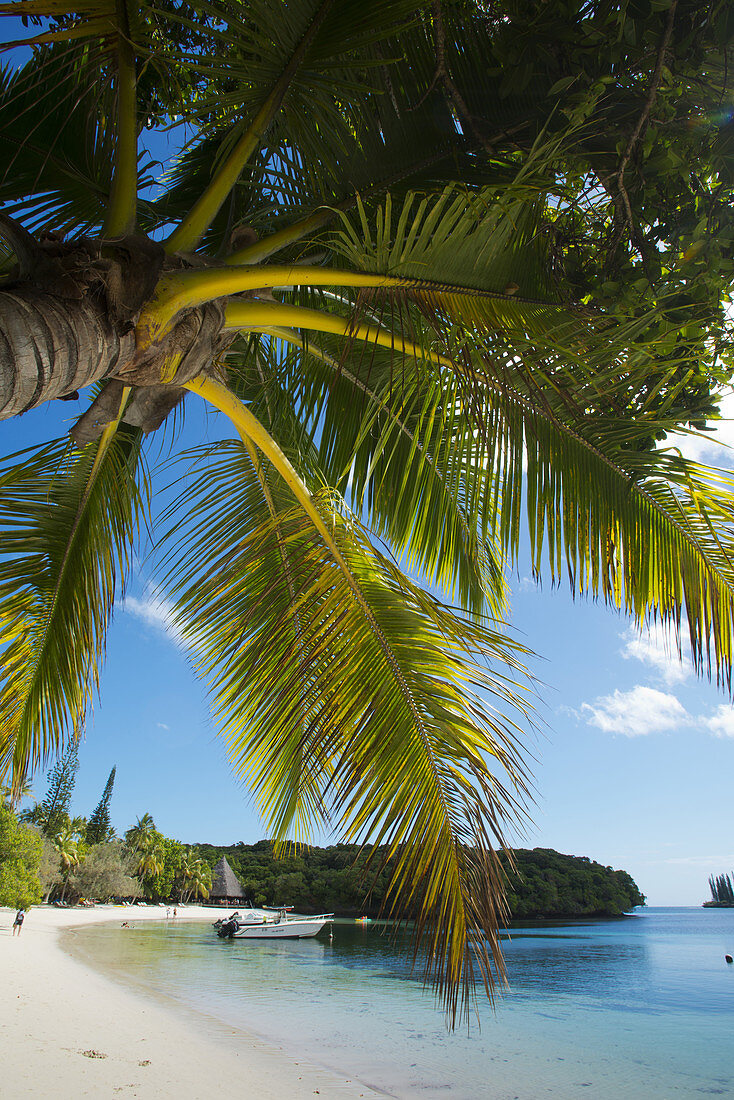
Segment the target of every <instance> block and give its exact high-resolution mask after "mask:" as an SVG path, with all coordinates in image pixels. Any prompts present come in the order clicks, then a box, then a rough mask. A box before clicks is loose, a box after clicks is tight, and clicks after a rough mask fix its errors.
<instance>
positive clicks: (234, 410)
mask: <svg viewBox="0 0 734 1100" xmlns="http://www.w3.org/2000/svg"><path fill="white" fill-rule="evenodd" d="M184 385H185V388H186V389H187V390H191V392H192V393H198V394H199V396H200V397H203V398H204V400H205V401H208V402H209V403H210V404H211V405H214V407H215V408H217V409H219V410H220V412H223V413H224V415H225V416H226V417H228V418H229V419H230V420H231V421H232V423H233V424H234V426H235V427H236V429H237V431H238V432H239V433H240V437H242V436H243V435H244V436H247V438H248V439H249V440H250V441H251V442H252V443H254V444H255V446H256V447H258V448H259V449H260V450H261V451H262V453H263V454H264V455H265V457H266V458H267V459H268V460H269V461H270V463H271V464H272V466H273V467H274V469H275V470H277V472H278V473H279V474H280V476H281V477H282V478H283V480H284V481H285V483H286V485H287V486H288V488H289V489H290V491H291V492H292V493H293V496H294V497H295V499H296V501H297V502H298V504H300V506H301V508H302V509H303V511H304V512H305V513H306V515H307V516H308V517H309V519H310V520H311V522H312V523H313V525H314V527H315V528H316V530H317V531H318V533H319V534H320V535H321V538H322V539H323V540H324V543H325V545H326V546H327V547H328V548H329V550H330V551H331V554H332V555H333V558H334V561H335V562H336V564H337V565H338V566H339V569H340V570H341V571H342V573H343V575H344V577H345V579H346V581H347V584H348V585H349V587H350V589H351V590H352V592H353V593H354V597H355V599H356V600H357V603H358V604H359V606H360V607H361V608H362V611H363V613H364V615H365V617H366V618H367V621H368V622H369V624H370V626H371V627H372V629H373V630H374V632H375V635H376V636H377V638H378V639H379V642H380V646H381V648H382V651H383V653H384V654H385V657H386V659H387V661H388V663H389V664H390V666H391V668H392V670H393V672H394V673H395V676H396V678H397V681H398V683H399V684H400V687H401V690H402V691H403V693H404V696H405V698H406V700H407V702H408V705H409V707H410V709H411V712H412V714H413V718H414V720H415V723H416V728H417V729H418V730H419V731H420V734H421V737H422V738H423V739H424V740H425V742H426V744H429V740H428V736H427V733H426V728H425V724H424V722H423V718H422V716H421V714H420V712H419V710H418V708H417V706H416V702H415V699H414V698H413V694H412V692H411V690H410V688H409V687H408V684H407V683H406V682H405V678H404V677H403V674H402V671H401V669H400V665H399V664H398V661H397V659H396V657H395V654H394V653H393V651H392V649H391V648H390V646H389V644H388V642H387V640H386V638H385V636H384V634H383V633H382V631H381V630H380V627H379V625H378V623H377V620H376V619H375V616H374V615H373V613H372V608H371V607H370V605H369V604H368V603H367V600H366V599H365V598H364V595H363V594H362V590H361V588H360V587H359V584H358V583H357V581H356V578H355V577H354V575H353V573H352V571H351V569H350V568H349V565H348V564H347V562H346V560H345V558H344V556H343V555H342V552H341V550H340V549H339V547H338V546H337V543H336V540H335V539H334V536H333V535H332V533H331V532H330V531H329V528H328V527H327V526H326V524H325V523H324V521H323V519H322V517H321V515H320V513H319V511H318V510H317V508H316V506H315V504H314V502H313V497H312V496H311V494H310V493H309V491H308V486H306V485H305V484H304V483H303V481H302V480H301V478H300V477H299V476H298V474H297V472H296V470H294V468H293V466H292V465H291V463H290V462H289V461H288V459H287V458H286V456H285V455H284V454H283V452H282V451H281V449H280V447H279V446H278V444H277V443H276V442H275V440H274V439H273V437H272V436H271V435H270V433H269V432H267V431H266V430H265V428H264V427H263V426H262V424H261V423H260V421H259V420H258V419H257V417H255V416H253V414H252V413H251V412H250V410H249V409H248V408H247V407H246V406H245V405H243V404H242V402H241V401H240V400H239V398H238V397H236V396H235V394H233V393H232V391H231V390H229V389H227V387H226V386H223V385H222V384H221V382H216V381H215V380H214V379H213V378H209V377H207V376H206V375H204V374H200V375H199V376H198V377H197V378H193V379H192V380H191V381H190V382H186V383H184ZM429 751H430V748H429Z"/></svg>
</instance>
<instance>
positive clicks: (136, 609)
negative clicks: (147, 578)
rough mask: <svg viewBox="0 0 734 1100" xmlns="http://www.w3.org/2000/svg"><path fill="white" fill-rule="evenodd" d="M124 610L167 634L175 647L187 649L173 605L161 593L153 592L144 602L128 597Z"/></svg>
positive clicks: (134, 597) (123, 606)
mask: <svg viewBox="0 0 734 1100" xmlns="http://www.w3.org/2000/svg"><path fill="white" fill-rule="evenodd" d="M122 610H123V611H125V612H127V613H128V614H130V615H134V616H135V618H136V619H140V621H141V622H143V623H145V624H146V626H150V627H152V628H153V629H154V630H156V631H159V632H160V633H162V634H165V635H166V637H167V638H168V639H169V640H170V641H172V642H173V643H174V645H177V646H181V647H183V648H186V647H187V643H186V641H185V640H184V637H183V634H182V633H181V631H180V630H179V628H178V627H177V625H176V622H175V619H174V614H173V607H172V605H171V604H170V603H169V601H168V600H166V599H165V598H164V597H163V596H161V595H160V594H159V593H157V592H152V593H151V594H150V595H148V596H145V597H144V598H143V599H142V600H139V599H138V598H137V597H136V596H126V597H125V602H124V604H123V605H122Z"/></svg>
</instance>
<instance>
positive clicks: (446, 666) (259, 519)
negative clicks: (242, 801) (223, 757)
mask: <svg viewBox="0 0 734 1100" xmlns="http://www.w3.org/2000/svg"><path fill="white" fill-rule="evenodd" d="M269 485H270V493H271V499H272V501H274V502H275V506H276V510H277V520H276V521H274V520H273V517H272V510H271V504H269V503H268V502H267V500H266V498H265V496H264V494H263V492H262V483H261V481H260V479H259V478H258V477H257V475H256V471H255V469H254V468H253V466H252V463H251V461H250V459H249V458H248V456H247V454H246V453H245V452H244V451H243V449H242V448H241V447H240V446H239V445H231V446H228V447H222V446H220V447H219V448H218V449H217V452H216V458H214V457H210V458H209V460H208V462H207V463H206V465H205V464H204V454H203V452H202V453H200V454H199V457H198V460H197V483H196V485H195V486H194V487H193V488H190V489H188V490H187V491H186V492H185V494H184V495H183V497H182V499H181V500H180V501H179V502H178V504H177V507H176V509H175V511H172V513H171V522H175V519H174V517H175V516H177V515H179V514H180V513H181V512H182V511H183V513H184V514H185V515H186V516H187V523H188V524H190V526H189V528H188V531H189V537H188V538H187V540H186V546H185V547H184V546H182V545H181V544H180V543H179V544H178V545H177V546H175V547H173V548H172V549H171V556H170V558H169V559H168V567H169V568H168V580H167V588H168V591H169V592H170V593H171V594H172V595H173V596H174V597H175V599H176V606H177V617H178V623H179V626H181V627H182V628H183V630H184V633H185V634H187V635H188V638H189V640H190V643H191V645H192V648H193V649H194V651H195V654H196V656H195V662H196V667H197V669H198V671H199V673H200V675H202V676H204V677H205V679H206V680H207V682H208V683H209V688H210V692H211V699H212V708H213V710H214V714H215V716H216V718H217V720H218V723H219V725H220V729H221V731H222V735H223V737H224V739H225V742H226V744H227V746H228V750H229V753H230V756H231V758H232V761H233V763H234V765H235V768H236V770H237V772H238V774H240V775H241V776H242V777H243V778H245V779H246V780H247V782H248V785H249V786H250V787H251V789H253V790H254V792H255V797H256V800H257V804H258V807H259V809H260V811H261V813H262V814H263V815H264V817H265V820H266V821H267V822H268V824H269V826H270V828H271V829H272V830H273V832H274V833H275V834H276V836H278V837H279V838H281V839H284V838H285V837H286V836H287V835H289V833H290V831H291V830H294V832H295V835H296V837H297V838H299V839H307V837H308V835H309V829H310V827H311V826H312V825H313V824H318V823H319V822H324V821H331V820H332V819H333V820H334V822H335V824H337V826H338V827H339V829H340V831H341V832H342V835H343V836H344V838H345V839H352V840H354V839H357V840H360V841H364V842H368V843H369V844H371V845H375V846H376V845H380V844H384V845H387V846H388V849H389V851H390V852H391V854H392V855H394V857H395V873H394V878H393V883H392V888H391V894H390V900H389V904H390V911H391V912H392V913H398V912H401V911H402V912H403V913H404V912H405V910H406V907H407V908H408V911H409V912H411V913H412V914H413V915H415V917H416V937H417V941H418V942H419V943H420V944H422V945H423V946H424V947H425V948H426V950H427V953H428V954H427V961H426V977H427V978H428V979H429V980H430V981H432V982H433V983H434V985H435V987H436V988H437V990H438V991H439V992H440V993H441V994H442V996H443V999H444V1003H445V1005H446V1008H447V1010H448V1011H449V1013H450V1014H451V1015H452V1016H453V1015H455V1013H456V1011H457V1009H458V1007H459V1003H460V998H463V1002H462V1003H464V1006H466V1004H467V1003H468V998H469V997H470V995H471V992H472V990H473V988H474V983H475V980H476V979H477V978H479V979H480V980H482V981H484V983H485V984H486V985H487V986H488V987H489V988H490V989H491V988H492V986H493V983H494V980H495V977H496V973H495V974H494V975H493V969H492V968H493V966H494V967H496V968H499V969H500V972H501V961H500V954H499V947H498V941H497V932H496V928H497V920H498V917H499V916H500V912H499V910H498V908H497V905H498V902H497V901H496V897H495V893H493V889H494V890H496V887H497V883H498V870H497V867H496V864H495V856H494V849H495V847H496V846H502V845H503V844H504V840H503V836H504V833H503V829H504V823H505V821H506V819H507V818H508V817H509V818H513V817H516V815H517V814H519V813H521V807H520V803H521V799H522V795H523V793H524V779H523V769H522V765H521V762H520V760H519V759H518V756H517V752H516V750H515V749H514V748H513V743H514V737H515V735H516V732H517V730H516V728H515V727H514V726H513V722H512V719H511V718H510V717H509V716H510V714H511V713H512V711H513V710H514V711H515V714H516V715H517V720H518V721H521V720H523V719H524V718H525V717H526V715H527V700H526V698H525V689H524V688H523V687H522V681H523V680H524V678H525V674H524V672H523V669H522V666H521V664H520V660H521V657H522V655H523V650H522V647H519V646H517V645H516V644H514V643H512V642H511V641H510V640H509V639H508V638H507V637H506V636H505V635H504V634H501V633H499V632H497V631H496V630H494V629H493V628H492V627H491V625H488V624H486V623H485V624H478V623H476V622H474V623H470V622H469V621H468V620H466V619H465V618H463V617H462V616H460V615H458V614H457V613H456V612H454V611H452V610H451V609H449V608H448V607H445V606H444V605H442V604H440V603H438V602H437V601H435V600H434V599H432V598H431V597H429V596H428V595H426V594H425V593H424V592H422V591H421V590H420V589H419V588H418V587H417V586H415V585H414V584H413V583H412V582H411V581H410V580H409V579H408V578H407V577H406V576H404V575H403V574H401V573H400V571H399V570H398V569H397V567H395V566H394V565H392V564H390V563H389V562H388V560H387V559H385V558H384V557H382V556H381V555H379V554H377V553H376V552H375V551H374V549H373V548H372V547H371V546H370V545H369V543H368V542H367V541H366V539H365V537H364V535H363V534H362V533H361V531H360V529H359V526H358V525H357V524H356V523H355V521H354V518H353V517H352V518H349V519H347V518H346V517H345V518H342V515H341V512H340V511H337V510H336V506H337V501H336V499H335V498H334V497H333V496H331V497H328V496H325V497H322V498H320V500H319V508H320V510H321V512H322V515H323V517H324V519H325V520H326V521H327V522H328V524H329V527H330V529H331V531H332V532H333V534H334V537H335V538H336V539H337V542H338V545H339V548H340V552H341V553H342V555H343V557H344V559H345V560H346V561H347V563H348V567H349V570H350V572H351V578H352V580H351V581H349V580H348V579H347V578H345V576H344V573H343V570H342V569H341V568H340V567H339V566H338V564H337V563H336V561H335V559H334V558H333V557H332V555H331V551H330V549H329V547H328V546H326V545H325V544H324V543H323V542H322V541H321V539H320V538H319V537H318V536H317V535H315V533H314V530H313V527H312V526H311V524H310V522H309V521H308V519H307V518H306V517H304V515H303V513H302V512H301V511H300V509H294V508H293V507H292V504H291V503H290V501H289V500H288V495H287V493H286V492H285V491H284V486H283V485H282V483H280V482H279V481H278V480H275V481H273V480H271V479H269ZM314 499H317V498H314ZM283 547H285V548H286V552H287V568H286V567H285V564H284V562H285V558H284V556H283V554H282V548H283ZM353 583H355V584H356V585H357V586H358V590H359V591H360V592H361V595H362V600H363V603H360V602H359V601H357V600H355V599H354V591H353V588H352V584H353ZM417 652H420V654H421V660H420V662H417V661H416V653H417ZM479 692H482V693H487V694H488V695H490V696H491V699H492V703H490V704H488V703H487V702H485V701H483V699H482V697H481V696H480V695H479ZM500 714H502V715H504V717H499V715H500ZM378 794H379V797H378ZM485 936H486V937H487V940H486V942H485V939H484V937H485ZM492 960H493V961H492Z"/></svg>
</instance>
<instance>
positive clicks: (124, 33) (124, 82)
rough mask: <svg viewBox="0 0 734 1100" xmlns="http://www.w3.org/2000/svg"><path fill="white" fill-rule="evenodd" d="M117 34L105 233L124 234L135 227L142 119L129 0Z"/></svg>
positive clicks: (120, 0)
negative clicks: (111, 165) (114, 125)
mask: <svg viewBox="0 0 734 1100" xmlns="http://www.w3.org/2000/svg"><path fill="white" fill-rule="evenodd" d="M115 8H116V16H117V22H118V34H117V141H116V143H115V167H114V174H113V177H112V188H111V191H110V201H109V206H108V207H107V214H106V217H105V222H104V229H103V231H102V232H103V235H104V236H105V237H124V236H125V235H126V234H128V233H132V232H134V230H135V220H136V216H137V201H138V120H137V78H136V75H135V53H134V51H133V47H132V44H131V42H130V28H129V21H128V15H127V4H126V0H116V4H115Z"/></svg>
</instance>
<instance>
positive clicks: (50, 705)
mask: <svg viewBox="0 0 734 1100" xmlns="http://www.w3.org/2000/svg"><path fill="white" fill-rule="evenodd" d="M98 455H99V460H98V461H96V459H97V456H98ZM138 460H139V433H138V432H134V431H130V430H127V429H121V430H120V431H119V432H118V434H117V435H116V437H115V438H114V439H112V441H111V442H110V444H109V446H108V447H106V449H104V450H102V449H100V448H99V447H98V446H95V445H93V446H90V447H87V448H85V450H84V451H82V452H80V453H78V454H70V453H69V450H68V445H67V444H65V443H63V442H61V443H57V444H51V445H49V446H47V447H44V448H42V449H41V450H39V451H36V452H22V453H21V454H17V455H12V456H11V457H10V458H9V459H8V460H7V461H6V463H5V465H4V467H3V469H2V472H0V529H1V530H2V542H3V558H2V562H0V646H1V647H2V654H3V668H4V678H3V684H2V688H1V689H0V716H1V719H0V729H1V730H2V733H1V734H0V769H1V770H2V774H6V773H7V772H8V770H9V769H10V768H12V769H13V773H14V775H15V776H23V775H25V774H26V773H27V772H28V771H30V770H31V769H33V768H35V767H38V766H39V765H41V764H42V763H44V762H45V761H46V760H47V759H48V757H49V756H50V755H51V754H53V753H57V752H59V751H60V750H61V749H62V747H63V745H64V744H65V742H66V740H67V739H68V738H69V737H70V736H71V734H72V732H73V730H74V729H75V728H76V727H77V726H79V725H81V724H82V722H83V720H84V715H85V713H86V709H87V707H88V705H89V702H90V701H91V697H92V693H93V691H94V689H95V688H96V686H97V685H98V680H99V671H100V666H101V662H102V659H103V655H104V643H105V634H106V630H107V626H108V624H109V621H110V617H111V614H112V607H113V603H114V599H115V594H116V593H117V592H118V591H119V590H120V588H121V586H122V585H123V584H124V581H125V578H126V576H127V573H128V570H129V566H130V556H131V546H132V540H133V538H134V535H135V530H136V526H137V523H138V520H139V517H140V510H141V507H142V500H141V497H140V494H139V491H138V489H137V487H136V483H135V474H136V468H137V465H138Z"/></svg>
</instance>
